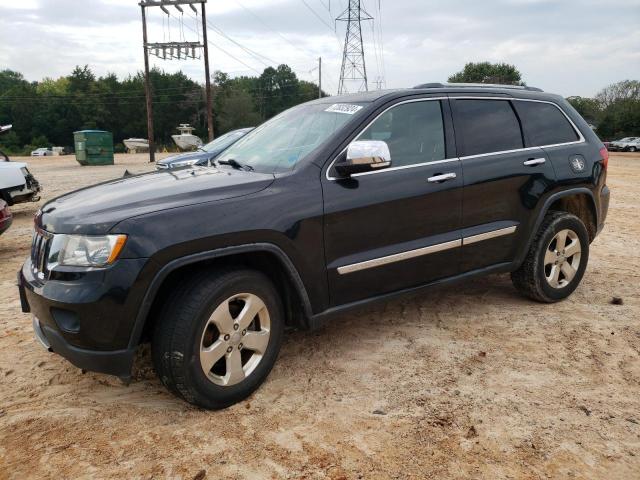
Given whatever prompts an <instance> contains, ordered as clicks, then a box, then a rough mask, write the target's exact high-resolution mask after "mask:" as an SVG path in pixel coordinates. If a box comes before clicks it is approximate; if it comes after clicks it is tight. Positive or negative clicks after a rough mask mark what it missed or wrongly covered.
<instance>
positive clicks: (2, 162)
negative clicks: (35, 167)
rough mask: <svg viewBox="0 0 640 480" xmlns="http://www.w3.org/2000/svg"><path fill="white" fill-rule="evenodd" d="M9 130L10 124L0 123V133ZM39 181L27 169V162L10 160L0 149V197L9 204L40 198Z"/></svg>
mask: <svg viewBox="0 0 640 480" xmlns="http://www.w3.org/2000/svg"><path fill="white" fill-rule="evenodd" d="M9 130H11V125H5V126H1V125H0V134H2V133H5V132H8V131H9ZM39 192H40V183H38V181H37V180H36V179H35V177H34V176H33V175H31V173H30V172H29V170H28V169H27V164H26V163H22V162H11V161H9V157H8V156H7V155H6V154H5V153H4V152H2V151H0V199H2V200H4V201H5V202H7V203H8V204H9V206H11V205H13V204H14V203H20V202H28V201H33V202H37V201H38V200H40V196H39V195H38V193H39Z"/></svg>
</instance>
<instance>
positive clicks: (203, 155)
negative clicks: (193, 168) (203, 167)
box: [157, 150, 215, 165]
mask: <svg viewBox="0 0 640 480" xmlns="http://www.w3.org/2000/svg"><path fill="white" fill-rule="evenodd" d="M214 156H215V153H209V152H203V151H202V150H197V151H195V152H187V153H180V154H178V155H171V156H170V157H167V158H163V159H162V160H159V161H158V162H157V163H158V164H160V165H170V164H172V163H174V162H182V161H184V160H196V161H197V160H208V159H209V158H210V157H214Z"/></svg>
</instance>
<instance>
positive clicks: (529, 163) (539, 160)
mask: <svg viewBox="0 0 640 480" xmlns="http://www.w3.org/2000/svg"><path fill="white" fill-rule="evenodd" d="M546 161H547V160H546V159H544V158H530V159H529V160H527V161H525V162H524V163H523V165H526V166H527V167H531V166H533V165H541V164H543V163H544V162H546Z"/></svg>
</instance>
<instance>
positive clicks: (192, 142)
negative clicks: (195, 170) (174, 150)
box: [171, 123, 202, 150]
mask: <svg viewBox="0 0 640 480" xmlns="http://www.w3.org/2000/svg"><path fill="white" fill-rule="evenodd" d="M177 130H178V131H179V132H180V134H178V135H171V138H173V141H174V142H176V145H177V146H178V148H180V149H181V150H195V149H196V148H198V147H201V146H202V140H200V137H196V136H195V135H194V134H193V131H194V130H195V128H194V127H192V126H191V125H189V124H188V123H181V124H180V126H179V127H178V128H177Z"/></svg>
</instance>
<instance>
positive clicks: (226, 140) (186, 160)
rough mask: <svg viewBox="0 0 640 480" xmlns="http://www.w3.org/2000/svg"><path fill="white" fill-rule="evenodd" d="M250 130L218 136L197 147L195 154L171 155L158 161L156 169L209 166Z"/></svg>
mask: <svg viewBox="0 0 640 480" xmlns="http://www.w3.org/2000/svg"><path fill="white" fill-rule="evenodd" d="M251 130H253V127H250V128H240V129H238V130H232V131H230V132H227V133H225V134H224V135H221V136H219V137H218V138H216V139H215V140H213V141H212V142H209V143H207V144H206V145H203V146H202V147H198V149H197V150H196V151H195V152H189V153H181V154H179V155H172V156H170V157H167V158H164V159H162V160H160V161H158V163H157V164H156V168H157V169H158V170H166V169H167V168H183V167H190V166H193V165H198V166H209V165H211V164H212V162H213V160H215V158H216V157H217V156H218V155H220V154H221V153H222V152H224V151H225V150H226V149H227V148H229V147H230V146H231V145H233V144H234V143H236V142H237V141H238V140H240V139H241V138H242V137H244V136H245V135H246V134H247V133H249V132H250V131H251Z"/></svg>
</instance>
